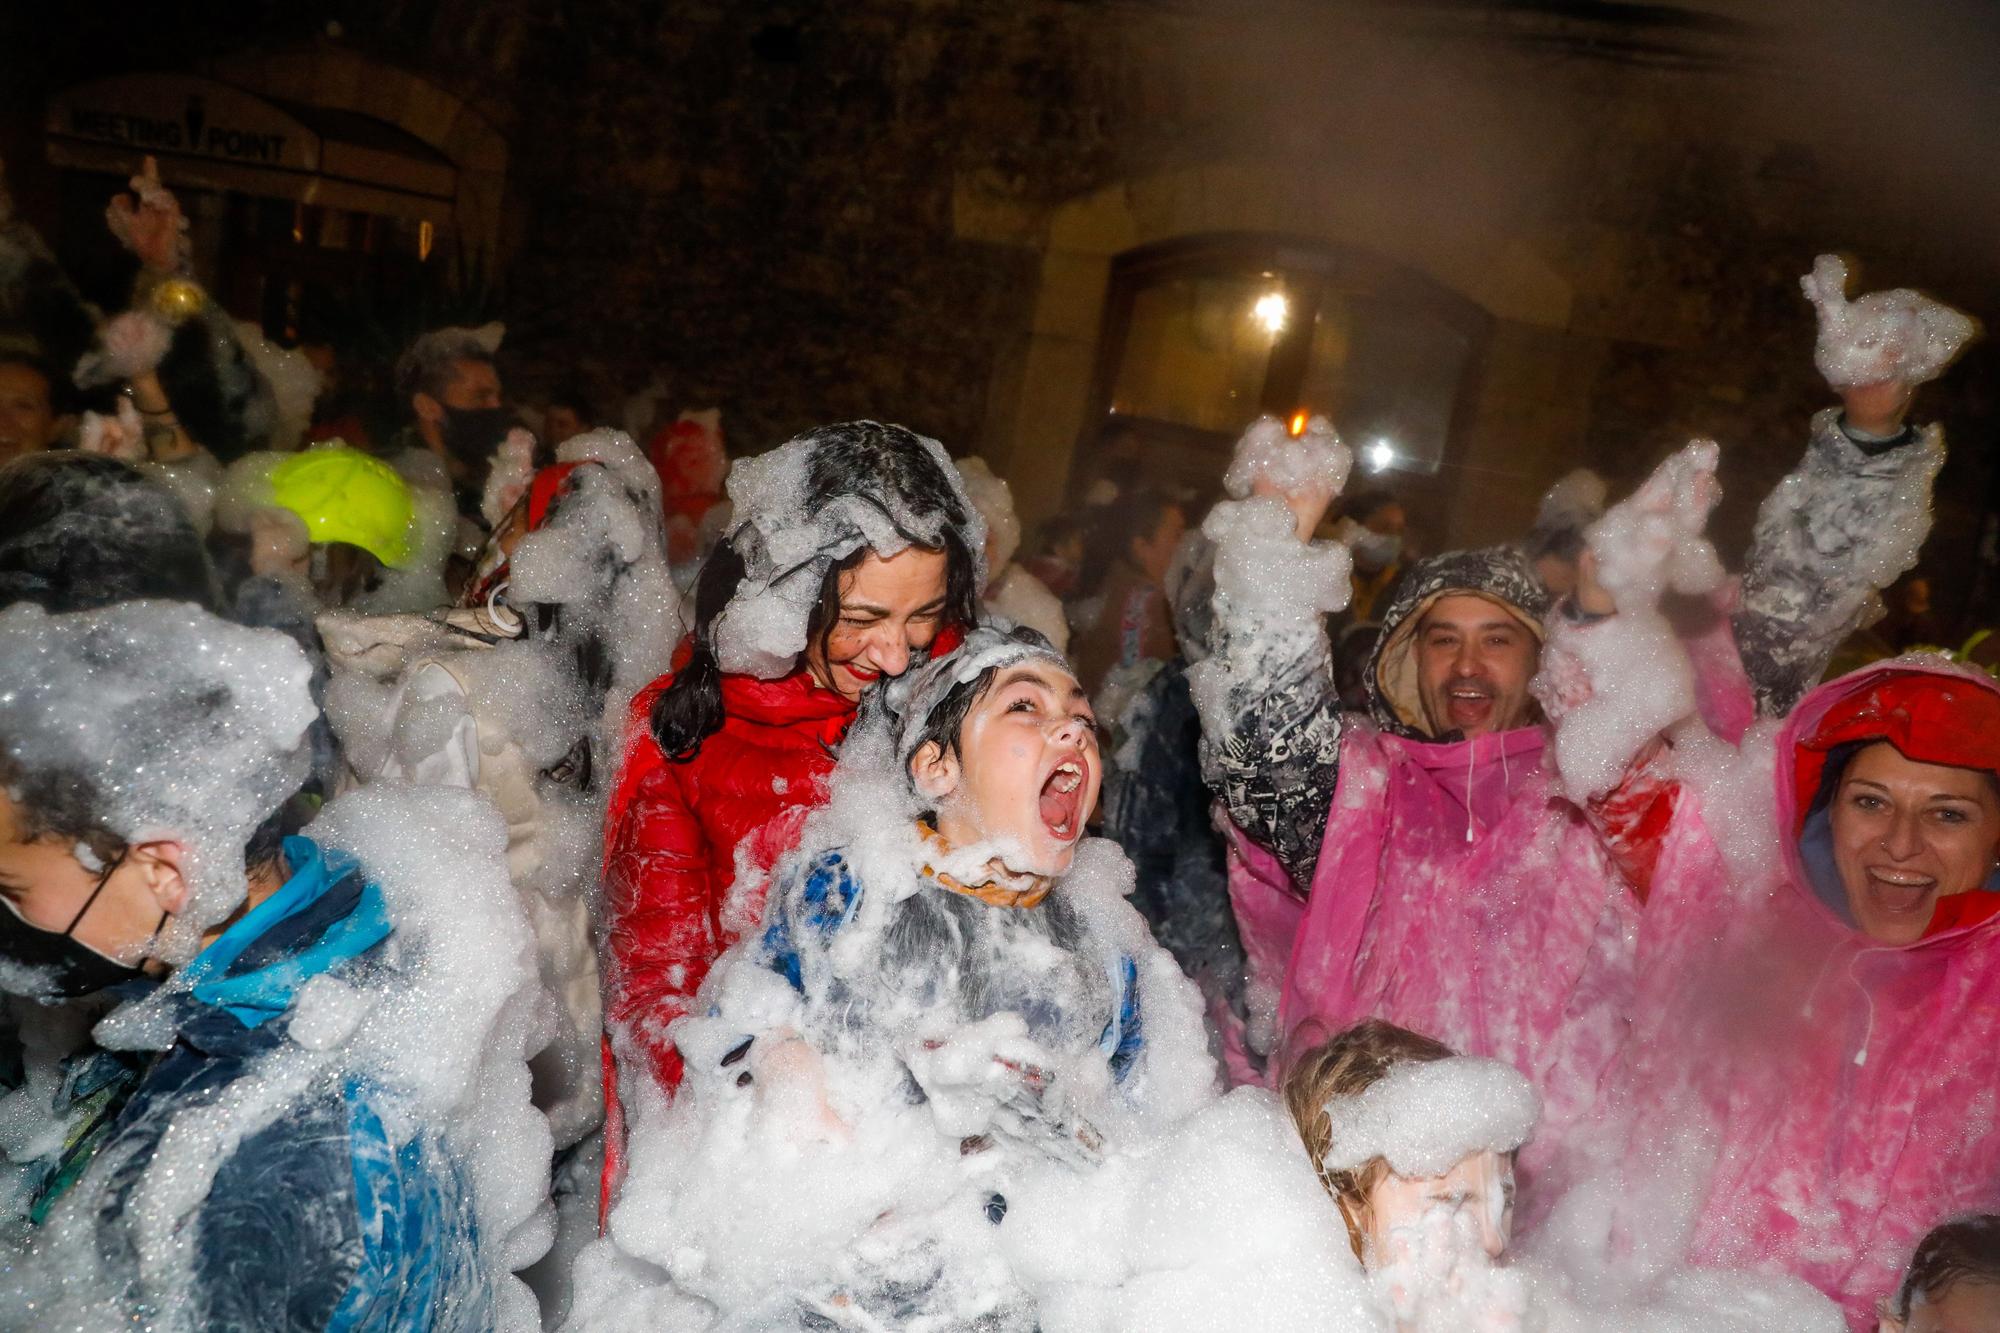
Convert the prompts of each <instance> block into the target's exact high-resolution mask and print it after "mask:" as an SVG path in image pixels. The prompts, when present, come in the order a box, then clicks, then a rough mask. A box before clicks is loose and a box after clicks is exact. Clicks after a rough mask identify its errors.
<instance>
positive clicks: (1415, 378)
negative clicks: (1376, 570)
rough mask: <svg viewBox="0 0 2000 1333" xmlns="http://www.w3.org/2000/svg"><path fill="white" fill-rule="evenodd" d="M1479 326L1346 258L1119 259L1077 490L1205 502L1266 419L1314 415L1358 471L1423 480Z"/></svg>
mask: <svg viewBox="0 0 2000 1333" xmlns="http://www.w3.org/2000/svg"><path fill="white" fill-rule="evenodd" d="M1488 322H1489V321H1488V316H1487V315H1486V314H1485V313H1484V312H1483V311H1481V310H1480V309H1479V308H1478V307H1477V306H1476V305H1474V304H1473V303H1472V302H1471V301H1468V300H1466V299H1465V298H1464V297H1461V296H1458V295H1456V294H1455V293H1453V292H1450V291H1448V290H1447V289H1445V288H1443V287H1441V286H1439V285H1438V284H1437V283H1435V282H1433V281H1432V280H1430V279H1428V278H1426V277H1424V276H1422V275H1421V274H1418V273H1416V272H1414V271H1412V270H1410V269H1407V268H1404V267H1402V266H1401V265H1397V264H1393V263H1390V262H1389V261H1387V260H1384V259H1381V258H1379V257H1378V256H1374V255H1370V254H1366V253H1364V252H1359V251H1353V250H1346V249H1340V248H1336V247H1329V246H1323V245H1317V244H1310V243H1300V242H1295V241H1290V240H1285V239H1281V238H1272V237H1261V236H1240V235H1239V236H1217V237H1203V238H1196V239H1187V240H1178V241H1172V242H1167V243H1164V244H1161V245H1154V246H1147V247H1145V248H1143V249H1140V250H1135V251H1132V252H1130V253H1128V254H1126V255H1123V256H1121V257H1120V258H1119V259H1118V261H1117V262H1116V264H1115V265H1114V267H1113V270H1112V282H1111V292H1110V298H1109V302H1108V305H1107V308H1106V318H1105V326H1104V339H1103V343H1102V344H1101V346H1100V349H1099V351H1100V355H1099V363H1098V412H1097V415H1096V417H1095V418H1094V420H1093V423H1092V427H1091V428H1090V432H1089V438H1087V439H1086V440H1085V441H1084V446H1085V447H1084V448H1082V449H1079V450H1078V454H1077V466H1078V471H1079V473H1080V474H1081V475H1080V476H1079V480H1081V481H1085V482H1087V481H1089V480H1091V479H1094V478H1095V477H1098V476H1101V475H1106V474H1107V473H1110V474H1114V475H1117V474H1132V473H1135V472H1136V473H1140V474H1142V475H1143V476H1144V477H1145V478H1146V479H1148V480H1152V481H1155V482H1168V483H1178V484H1180V485H1184V486H1189V487H1192V488H1194V489H1196V490H1198V491H1210V490H1213V489H1214V488H1215V487H1216V486H1217V485H1218V483H1219V480H1220V477H1221V474H1222V470H1223V467H1224V465H1225V464H1226V462H1227V460H1228V456H1229V449H1230V446H1231V445H1232V444H1233V443H1234V441H1235V438H1236V436H1237V435H1238V434H1239V433H1240V432H1241V431H1242V430H1243V428H1244V427H1245V426H1247V425H1248V424H1249V423H1250V422H1251V421H1253V420H1255V419H1256V418H1257V417H1259V416H1261V415H1264V414H1267V413H1268V414H1270V415H1272V416H1276V417H1279V418H1282V419H1284V420H1286V421H1288V422H1296V423H1297V424H1298V425H1299V426H1302V425H1303V423H1304V421H1305V420H1306V419H1307V418H1309V417H1311V416H1313V415H1316V414H1325V415H1326V416H1327V417H1329V418H1331V419H1332V420H1333V422H1334V424H1335V425H1336V426H1337V427H1339V429H1340V432H1341V434H1342V436H1343V438H1345V439H1346V440H1347V441H1348V443H1349V444H1350V445H1352V446H1353V447H1354V448H1355V450H1356V453H1357V455H1358V458H1359V459H1360V461H1361V464H1362V466H1364V467H1366V466H1372V467H1374V468H1376V469H1377V470H1383V471H1391V472H1401V473H1406V474H1416V475H1418V476H1428V475H1430V474H1433V473H1435V472H1437V470H1438V468H1439V467H1440V466H1442V465H1443V464H1444V463H1445V461H1446V459H1447V453H1448V449H1449V446H1450V441H1451V432H1452V422H1453V418H1454V416H1455V414H1456V412H1457V409H1458V407H1459V404H1460V402H1461V400H1462V398H1463V397H1464V393H1465V387H1466V385H1467V382H1468V380H1469V379H1470V376H1471V372H1472V368H1473V366H1474V364H1475V361H1476V359H1477V355H1478V352H1479V349H1480V347H1481V345H1482V344H1483V342H1484V339H1485V336H1486V330H1487V326H1488ZM1295 428H1296V427H1295Z"/></svg>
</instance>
